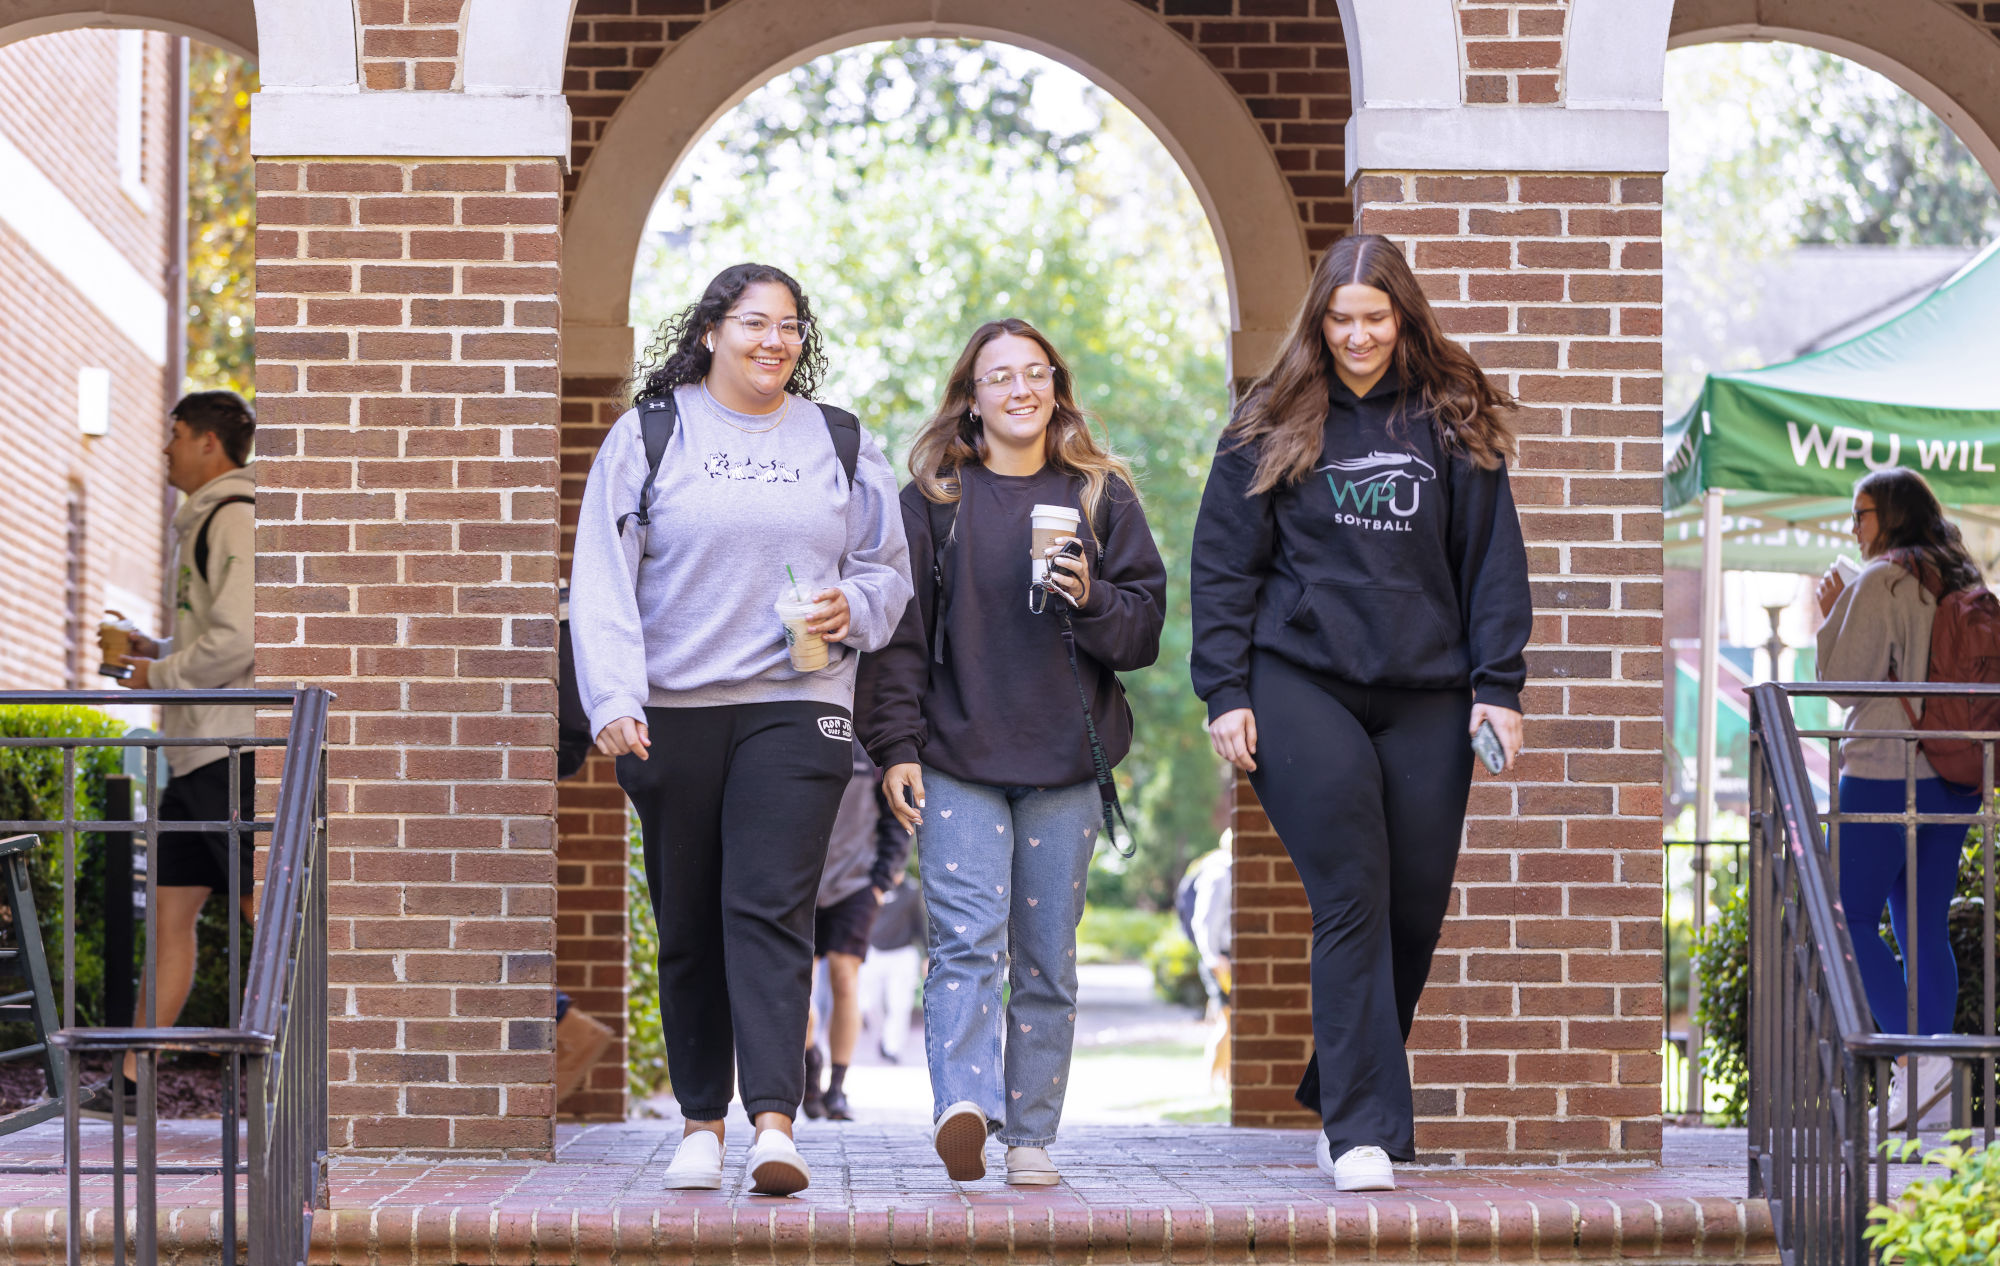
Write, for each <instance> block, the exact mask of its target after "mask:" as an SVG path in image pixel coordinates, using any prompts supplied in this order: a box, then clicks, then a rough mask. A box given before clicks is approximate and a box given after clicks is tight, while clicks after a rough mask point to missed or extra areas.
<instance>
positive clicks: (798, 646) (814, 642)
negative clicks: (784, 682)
mask: <svg viewBox="0 0 2000 1266" xmlns="http://www.w3.org/2000/svg"><path fill="white" fill-rule="evenodd" d="M814 592H817V591H814ZM776 609H777V612H778V618H779V619H780V620H782V621H784V624H785V649H786V650H787V651H789V652H790V653H791V656H792V667H793V668H795V669H797V670H798V671H799V672H802V673H816V672H818V671H819V670H820V669H822V668H825V667H826V664H827V651H826V639H825V638H823V637H821V636H820V635H819V634H817V633H813V632H810V631H808V630H807V628H806V621H807V620H810V619H812V616H813V612H815V611H817V610H818V609H819V604H818V603H816V602H813V601H812V600H811V599H809V598H794V597H792V596H791V595H790V594H787V595H786V596H784V597H782V598H780V599H778V601H777V604H776Z"/></svg>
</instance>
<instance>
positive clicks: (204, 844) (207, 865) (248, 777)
mask: <svg viewBox="0 0 2000 1266" xmlns="http://www.w3.org/2000/svg"><path fill="white" fill-rule="evenodd" d="M238 760H239V761H240V762H241V764H240V765H239V767H238V768H239V771H240V772H239V774H238V778H239V787H238V793H237V809H236V816H237V817H238V818H239V819H240V820H242V821H244V822H248V821H250V820H251V819H252V818H254V817H256V816H257V813H256V809H257V764H256V756H255V754H254V753H251V752H243V753H240V754H239V756H238ZM227 821H229V758H228V757H227V756H225V757H223V758H222V759H221V760H212V761H210V762H209V763H208V764H206V765H202V766H200V767H198V768H195V769H190V770H188V771H187V772H186V773H184V774H175V775H174V776H173V777H172V778H171V779H169V780H168V782H167V789H166V790H165V791H163V792H161V793H160V825H161V831H160V844H159V850H160V855H159V857H158V858H157V859H156V867H155V872H154V880H153V882H154V883H156V884H158V885H159V886H160V887H162V888H207V889H209V890H210V891H212V892H219V893H222V894H223V895H224V896H227V895H228V894H229V832H227V831H169V830H166V829H165V827H166V824H167V823H169V822H227ZM239 839H240V840H241V843H240V844H239V845H238V849H239V850H240V851H239V852H238V854H237V858H236V867H237V875H238V877H239V880H238V882H239V883H240V885H241V887H239V888H238V890H237V892H238V895H240V896H245V897H247V896H249V895H250V893H251V887H252V885H253V884H254V883H255V882H256V872H257V835H256V833H255V832H252V831H248V830H246V831H243V832H241V833H240V835H239Z"/></svg>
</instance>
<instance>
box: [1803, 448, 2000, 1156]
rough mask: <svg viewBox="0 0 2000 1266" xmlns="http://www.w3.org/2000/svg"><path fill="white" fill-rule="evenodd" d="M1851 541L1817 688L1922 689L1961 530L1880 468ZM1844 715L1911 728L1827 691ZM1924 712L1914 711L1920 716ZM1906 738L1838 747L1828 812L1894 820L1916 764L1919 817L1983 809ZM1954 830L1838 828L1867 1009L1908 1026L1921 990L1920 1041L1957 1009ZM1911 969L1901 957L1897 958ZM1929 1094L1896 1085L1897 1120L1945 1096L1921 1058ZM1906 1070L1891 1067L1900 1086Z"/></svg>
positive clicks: (1823, 589) (1854, 722)
mask: <svg viewBox="0 0 2000 1266" xmlns="http://www.w3.org/2000/svg"><path fill="white" fill-rule="evenodd" d="M1854 539H1855V542H1856V543H1857V544H1858V545H1860V547H1861V555H1862V557H1863V558H1864V559H1865V560H1867V562H1866V565H1865V566H1864V567H1863V568H1862V571H1861V574H1860V575H1859V576H1857V577H1855V579H1854V583H1853V584H1852V585H1846V584H1844V583H1843V582H1842V579H1841V576H1840V573H1839V572H1838V571H1837V570H1829V571H1828V572H1827V573H1826V575H1825V577H1824V578H1822V579H1821V581H1820V584H1819V608H1820V612H1821V614H1822V615H1824V616H1825V617H1826V620H1825V623H1824V624H1822V625H1821V626H1820V630H1819V679H1820V680H1821V681H1835V682H1839V681H1909V682H1921V681H1924V680H1926V679H1927V675H1928V669H1929V666H1930V647H1931V625H1932V622H1933V621H1934V620H1935V618H1936V616H1937V598H1936V595H1937V594H1942V593H1950V592H1953V591H1955V590H1958V589H1962V588H1966V587H1968V586H1973V585H1978V584H1980V583H1982V582H1981V579H1980V575H1979V568H1978V567H1977V565H1975V564H1974V563H1973V561H1972V556H1971V555H1970V554H1968V553H1967V552H1966V549H1965V544H1964V542H1963V540H1962V539H1961V538H1960V536H1959V531H1958V528H1957V527H1956V526H1954V525H1953V524H1952V522H1951V521H1950V520H1949V519H1947V518H1945V517H1944V508H1943V507H1942V506H1940V505H1939V504H1938V499H1937V497H1936V495H1935V494H1933V493H1932V492H1931V489H1930V485H1928V484H1926V483H1925V482H1924V479H1923V476H1921V475H1919V474H1917V473H1916V472H1915V471H1912V470H1905V469H1903V468H1902V467H1899V466H1898V467H1891V468H1889V469H1887V470H1878V471H1874V472H1872V473H1870V474H1869V475H1867V476H1866V477H1864V478H1863V479H1862V480H1861V482H1860V483H1858V484H1856V485H1855V487H1854ZM1834 701H1835V702H1837V703H1839V704H1841V705H1842V706H1843V707H1846V708H1847V709H1849V711H1848V714H1847V721H1846V726H1845V728H1846V729H1848V730H1850V731H1853V732H1857V733H1860V732H1867V731H1882V730H1908V729H1910V728H1911V726H1912V721H1911V717H1910V714H1908V713H1906V712H1905V711H1904V701H1903V700H1901V699H1896V698H1881V697H1876V698H1857V697H1854V696H1848V697H1844V698H1843V697H1841V696H1838V695H1836V696H1835V697H1834ZM1922 706H1923V705H1922V704H1921V703H1920V702H1917V701H1911V707H1912V708H1913V709H1915V710H1916V711H1917V712H1918V713H1921V710H1922ZM1913 746H1914V745H1913V744H1911V743H1908V742H1906V741H1905V740H1902V739H1867V738H1851V739H1846V740H1843V741H1842V743H1841V761H1842V772H1841V776H1840V786H1839V793H1838V800H1837V801H1836V804H1837V806H1838V808H1839V810H1840V811H1841V812H1843V813H1902V812H1903V811H1904V809H1905V807H1906V806H1905V803H1904V795H1905V778H1906V777H1907V775H1908V767H1907V765H1906V762H1907V761H1909V760H1911V759H1912V758H1914V760H1915V763H1916V805H1915V808H1916V810H1917V811H1918V812H1919V813H1926V814H1932V813H1935V814H1961V813H1965V814H1969V813H1975V812H1977V811H1978V808H1979V792H1978V789H1977V788H1968V787H1961V786H1959V785H1957V784H1956V783H1950V782H1946V781H1945V780H1944V779H1942V778H1940V777H1938V776H1937V774H1936V773H1935V772H1934V771H1933V770H1932V769H1931V767H1930V764H1929V763H1928V762H1927V761H1925V760H1924V757H1923V753H1922V752H1921V751H1912V750H1911V749H1912V748H1913ZM1965 831H1966V828H1965V826H1964V825H1963V824H1954V823H1949V822H1942V823H1930V824H1927V825H1922V826H1919V827H1918V828H1917V838H1916V847H1915V850H1914V852H1912V851H1910V850H1909V848H1908V846H1907V839H1906V835H1905V832H1904V828H1903V827H1902V826H1900V825H1898V824H1896V823H1892V822H1849V823H1844V824H1843V825H1842V826H1841V828H1840V865H1839V871H1840V900H1841V905H1842V906H1843V908H1845V910H1846V911H1847V919H1848V931H1849V934H1850V935H1851V937H1852V938H1853V941H1854V957H1855V960H1856V962H1857V964H1858V965H1859V967H1860V969H1861V983H1862V985H1863V987H1864V988H1865V989H1866V991H1867V994H1868V1006H1869V1009H1870V1010H1871V1011H1872V1012H1874V1015H1875V1023H1876V1026H1877V1027H1878V1028H1880V1029H1881V1031H1882V1032H1884V1033H1901V1032H1904V1031H1906V1030H1907V1028H1908V1019H1909V1000H1908V999H1909V995H1908V992H1907V991H1908V990H1910V989H1915V990H1916V994H1917V1029H1916V1031H1917V1032H1919V1033H1949V1032H1950V1031H1951V1025H1952V1016H1953V1014H1954V1012H1955V1011H1956V1009H1957V1004H1958V966H1957V963H1956V962H1955V961H1954V960H1953V958H1952V952H1951V941H1950V937H1949V935H1948V932H1947V928H1946V918H1947V915H1948V914H1949V912H1950V908H1951V897H1952V891H1953V889H1954V888H1955V887H1956V884H1957V878H1958V860H1959V852H1960V850H1961V848H1962V847H1963V845H1964V842H1965ZM1912 864H1914V865H1915V867H1916V871H1917V902H1916V906H1915V908H1914V909H1912V908H1911V907H1910V904H1909V876H1908V868H1909V866H1910V865H1912ZM1885 905H1886V906H1887V907H1888V909H1889V918H1890V921H1891V923H1892V925H1893V926H1894V928H1895V932H1896V941H1897V943H1898V944H1899V945H1902V946H1905V947H1907V946H1908V945H1909V943H1910V931H1911V927H1912V923H1913V922H1914V926H1915V930H1916V937H1917V955H1916V958H1917V963H1916V971H1915V973H1914V974H1910V973H1908V972H1906V971H1905V968H1904V964H1903V963H1899V962H1898V961H1897V959H1896V956H1895V955H1893V954H1891V953H1890V952H1889V947H1888V946H1887V945H1885V944H1884V943H1883V942H1882V938H1881V937H1880V936H1878V935H1877V934H1876V928H1877V927H1878V926H1879V925H1880V923H1881V920H1882V908H1883V907H1884V906H1885ZM1904 957H1905V958H1906V959H1907V957H1908V955H1905V956H1904ZM1923 1062H1924V1064H1925V1068H1924V1070H1923V1072H1924V1076H1923V1079H1922V1080H1923V1082H1924V1083H1925V1084H1924V1085H1922V1086H1920V1087H1919V1090H1918V1094H1917V1096H1916V1103H1915V1104H1907V1096H1906V1095H1905V1094H1904V1093H1903V1092H1902V1091H1901V1089H1900V1088H1899V1089H1898V1091H1897V1093H1896V1096H1895V1102H1896V1105H1897V1106H1896V1107H1895V1108H1893V1109H1892V1112H1893V1113H1894V1114H1895V1115H1896V1116H1897V1117H1898V1118H1899V1121H1898V1122H1892V1124H1898V1123H1900V1118H1901V1117H1902V1116H1903V1115H1904V1112H1905V1107H1906V1105H1907V1106H1908V1107H1913V1108H1914V1109H1915V1111H1916V1112H1917V1113H1918V1114H1919V1115H1921V1114H1922V1112H1923V1111H1924V1110H1925V1109H1926V1108H1928V1107H1929V1106H1930V1105H1931V1104H1932V1103H1934V1102H1936V1101H1937V1100H1938V1099H1939V1098H1941V1097H1942V1095H1943V1094H1944V1093H1945V1091H1946V1089H1948V1082H1947V1078H1948V1074H1949V1072H1950V1061H1949V1060H1943V1059H1939V1060H1929V1061H1923ZM1900 1073H1901V1070H1900V1069H1899V1070H1898V1074H1899V1077H1898V1080H1899V1081H1900Z"/></svg>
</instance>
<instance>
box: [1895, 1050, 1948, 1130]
mask: <svg viewBox="0 0 2000 1266" xmlns="http://www.w3.org/2000/svg"><path fill="white" fill-rule="evenodd" d="M1906 1063H1907V1061H1905V1063H1899V1064H1896V1065H1895V1066H1894V1070H1893V1071H1892V1072H1891V1073H1890V1074H1889V1128H1890V1129H1892V1130H1901V1129H1904V1128H1906V1122H1907V1121H1908V1119H1909V1117H1910V1115H1911V1108H1912V1105H1911V1104H1910V1102H1909V1099H1910V1073H1909V1069H1908V1068H1907V1067H1906V1066H1905V1064H1906ZM1917 1063H1918V1065H1919V1067H1918V1074H1919V1076H1920V1077H1921V1080H1920V1081H1919V1082H1918V1084H1917V1093H1916V1100H1917V1101H1916V1103H1915V1105H1914V1108H1915V1115H1916V1118H1917V1128H1918V1129H1922V1128H1924V1127H1926V1126H1933V1125H1947V1124H1949V1123H1950V1122H1949V1116H1950V1113H1951V1098H1950V1096H1951V1074H1952V1064H1951V1060H1949V1059H1947V1058H1945V1057H1944V1056H1942V1055H1938V1056H1933V1057H1931V1058H1930V1059H1920V1060H1918V1061H1917ZM1940 1108H1942V1111H1940V1110H1939V1109H1940Z"/></svg>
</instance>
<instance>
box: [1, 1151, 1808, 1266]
mask: <svg viewBox="0 0 2000 1266" xmlns="http://www.w3.org/2000/svg"><path fill="white" fill-rule="evenodd" d="M85 1129H86V1132H87V1135H86V1148H87V1151H88V1155H87V1156H86V1161H87V1162H88V1163H93V1164H96V1163H103V1162H105V1161H107V1160H108V1159H109V1147H110V1131H109V1130H108V1128H106V1127H104V1126H102V1125H95V1124H93V1125H88V1126H86V1127H85ZM678 1134H679V1130H678V1128H677V1127H676V1126H673V1125H670V1124H667V1123H661V1122H645V1123H632V1124H623V1125H595V1126H589V1127H582V1128H578V1127H561V1128H559V1130H558V1144H559V1152H558V1155H557V1159H556V1160H555V1161H554V1162H547V1163H543V1162H521V1161H445V1162H430V1161H422V1160H408V1161H394V1160H382V1159H378V1158H373V1157H368V1158H360V1157H343V1158H340V1159H337V1160H336V1161H335V1162H334V1165H333V1172H332V1204H333V1207H332V1209H331V1210H330V1211H326V1212H322V1213H320V1214H319V1215H317V1216H316V1217H315V1219H314V1228H313V1229H314V1241H315V1246H316V1247H315V1254H314V1258H315V1260H316V1261H324V1262H367V1263H370V1264H371V1266H399V1264H401V1263H412V1264H415V1263H423V1264H424V1266H439V1264H442V1263H493V1264H496V1266H497V1264H500V1263H527V1262H535V1263H548V1262H575V1263H598V1262H631V1261H646V1262H674V1263H685V1264H687V1266H694V1263H698V1262H699V1263H710V1262H718V1263H719V1262H725V1261H726V1262H731V1263H740V1262H758V1263H780V1262H787V1263H790V1262H796V1263H802V1264H803V1263H819V1262H871V1263H873V1262H880V1263H888V1262H905V1263H907V1262H919V1261H921V1262H939V1263H942V1262H966V1263H981V1264H989V1263H990V1264H992V1266H998V1264H999V1263H1002V1262H1010V1261H1015V1260H1023V1261H1035V1262H1047V1263H1056V1262H1081V1261H1089V1262H1092V1263H1098V1262H1117V1263H1194V1262H1248V1261H1258V1262H1264V1261H1271V1262H1278V1261H1283V1262H1292V1261H1319V1262H1324V1261H1328V1260H1330V1259H1332V1258H1335V1257H1360V1258H1369V1259H1373V1260H1398V1261H1425V1260H1436V1261H1442V1260H1452V1261H1501V1260H1518V1259H1545V1260H1560V1261H1564V1262H1603V1263H1611V1262H1615V1261H1621V1260H1630V1259H1645V1260H1648V1261H1652V1262H1658V1263H1673V1262H1697V1261H1731V1262H1737V1261H1747V1260H1754V1261H1765V1260H1775V1256H1776V1254H1775V1250H1774V1248H1773V1245H1772V1240H1771V1227H1770V1219H1769V1215H1768V1213H1767V1211H1766V1207H1765V1205H1764V1203H1763V1202H1762V1201H1761V1200H1758V1201H1752V1200H1746V1199H1744V1198H1743V1195H1742V1193H1743V1166H1742V1163H1741V1159H1740V1150H1741V1137H1742V1136H1741V1134H1740V1133H1737V1132H1726V1133H1725V1132H1704V1133H1703V1134H1702V1135H1701V1136H1697V1137H1695V1138H1690V1139H1688V1140H1686V1141H1683V1142H1681V1143H1680V1144H1679V1145H1677V1146H1674V1145H1670V1147H1669V1149H1668V1151H1669V1160H1670V1163H1669V1164H1667V1165H1665V1166H1662V1167H1658V1168H1654V1167H1604V1168H1587V1167H1577V1168H1566V1169H1533V1168H1510V1169H1443V1168H1419V1167H1406V1168H1405V1169H1404V1170H1403V1171H1402V1182H1403V1186H1402V1188H1401V1189H1400V1190H1398V1191H1396V1192H1393V1193H1383V1194H1378V1195H1372V1196H1359V1195H1337V1194H1336V1193H1335V1192H1334V1191H1333V1190H1332V1186H1331V1184H1330V1183H1329V1182H1328V1181H1327V1180H1326V1179H1324V1178H1323V1177H1322V1176H1321V1175H1320V1174H1319V1173H1318V1171H1317V1170H1316V1169H1314V1167H1313V1165H1312V1163H1311V1135H1310V1134H1307V1133H1304V1132H1301V1131H1291V1130H1249V1129H1229V1128H1226V1127H1217V1126H1146V1127H1136V1126H1127V1127H1121V1126H1096V1127H1080V1128H1076V1129H1073V1130H1070V1131H1068V1132H1066V1133H1065V1134H1064V1136H1063V1138H1062V1140H1061V1141H1060V1142H1059V1143H1058V1144H1057V1146H1056V1147H1055V1148H1054V1149H1052V1151H1053V1155H1054V1158H1055V1160H1056V1161H1057V1163H1058V1164H1059V1165H1060V1166H1061V1167H1062V1170H1063V1179H1064V1181H1063V1184H1062V1185H1061V1186H1059V1187H1055V1188H1048V1189H1040V1190H1035V1189H1014V1188H1009V1187H1007V1186H1005V1185H1004V1184H1003V1183H1001V1182H1000V1181H999V1179H998V1177H997V1176H994V1177H989V1178H988V1179H987V1180H986V1181H985V1182H982V1183H971V1184H964V1185H960V1184H955V1183H952V1182H950V1181H949V1180H947V1179H946V1178H945V1177H944V1176H943V1174H942V1173H941V1172H940V1170H939V1166H938V1163H937V1160H936V1157H935V1156H934V1155H933V1154H932V1153H931V1150H930V1146H929V1143H928V1140H927V1139H926V1138H925V1137H924V1136H923V1134H922V1132H921V1131H920V1130H915V1129H911V1128H909V1127H907V1126H896V1127H887V1126H870V1125H867V1124H865V1123H852V1124H848V1125H844V1126H836V1125H833V1124H832V1123H823V1122H808V1123H805V1124H804V1125H803V1126H802V1127H801V1130H800V1146H801V1150H802V1151H803V1152H804V1153H805V1156H806V1158H807V1160H808V1161H809V1162H810V1164H811V1165H812V1167H813V1185H812V1187H811V1188H810V1189H808V1190H807V1191H806V1192H804V1193H803V1194H802V1195H801V1196H798V1197H795V1198H792V1199H785V1200H773V1199H766V1198H763V1197H755V1196H748V1195H745V1194H742V1193H741V1191H740V1188H739V1187H737V1186H736V1184H738V1183H740V1181H741V1178H742V1166H743V1157H744V1153H745V1150H746V1149H745V1147H744V1146H743V1139H742V1136H741V1134H740V1133H739V1135H738V1136H737V1137H736V1138H734V1139H733V1140H732V1146H731V1148H730V1156H729V1166H728V1172H727V1177H728V1179H729V1181H730V1184H731V1188H730V1189H729V1190H725V1191H721V1192H668V1191H663V1190H662V1189H661V1188H660V1185H659V1184H660V1172H661V1170H662V1169H663V1168H664V1166H665V1165H666V1162H667V1160H668V1158H669V1157H670V1156H671V1155H672V1145H673V1142H674V1140H675V1139H676V1138H677V1137H678ZM215 1139H216V1126H215V1123H213V1122H169V1123H166V1124H165V1125H163V1126H162V1156H161V1163H162V1164H163V1165H168V1166H172V1165H192V1164H203V1163H208V1164H212V1163H213V1158H214V1156H215V1146H216V1144H215ZM0 1142H4V1144H5V1146H3V1147H0V1209H4V1211H0V1266H4V1264H6V1263H15V1262H21V1263H27V1262H36V1263H54V1262H57V1261H60V1260H62V1256H63V1202H64V1198H65V1187H64V1184H65V1180H64V1179H63V1177H62V1176H61V1175H60V1174H59V1173H55V1172H46V1173H22V1172H19V1171H21V1170H23V1169H29V1168H33V1167H36V1166H41V1167H45V1168H46V1169H47V1170H50V1171H53V1170H54V1169H55V1168H56V1167H57V1166H58V1165H59V1164H60V1160H61V1140H60V1136H59V1134H58V1133H57V1132H56V1131H55V1130H54V1129H52V1128H50V1127H49V1126H42V1127H38V1128H37V1129H35V1130H32V1131H27V1132H24V1134H23V1135H19V1136H15V1138H13V1139H11V1140H4V1141H0ZM128 1155H129V1154H128ZM999 1155H1000V1153H999V1148H998V1146H997V1145H996V1146H995V1147H994V1148H993V1149H992V1154H991V1158H992V1160H993V1161H994V1162H996V1165H995V1168H996V1170H997V1168H998V1165H997V1162H998V1160H999ZM9 1170H11V1171H14V1172H6V1171H9ZM110 1182H111V1180H110V1179H109V1178H108V1177H104V1176H97V1175H92V1176H88V1177H86V1179H85V1201H86V1202H87V1203H88V1204H89V1205H90V1206H91V1207H92V1210H93V1212H92V1216H91V1222H90V1229H89V1230H88V1231H87V1235H88V1236H89V1239H90V1243H89V1245H88V1246H87V1247H88V1248H89V1249H90V1250H91V1251H90V1252H87V1253H86V1260H108V1259H109V1256H110V1253H109V1244H108V1241H107V1238H106V1236H105V1231H106V1230H107V1225H108V1224H107V1219H108V1211H107V1210H106V1208H105V1206H107V1205H108V1204H109V1202H110ZM218 1191H219V1182H218V1179H217V1178H216V1177H214V1176H212V1175H210V1176H190V1175H175V1174H167V1175H163V1176H162V1178H161V1182H160V1204H161V1251H162V1257H163V1259H166V1260H213V1257H214V1253H215V1244H216V1235H217V1232H218V1223H219V1216H218V1214H217V1202H218ZM93 1254H94V1256H93Z"/></svg>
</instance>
